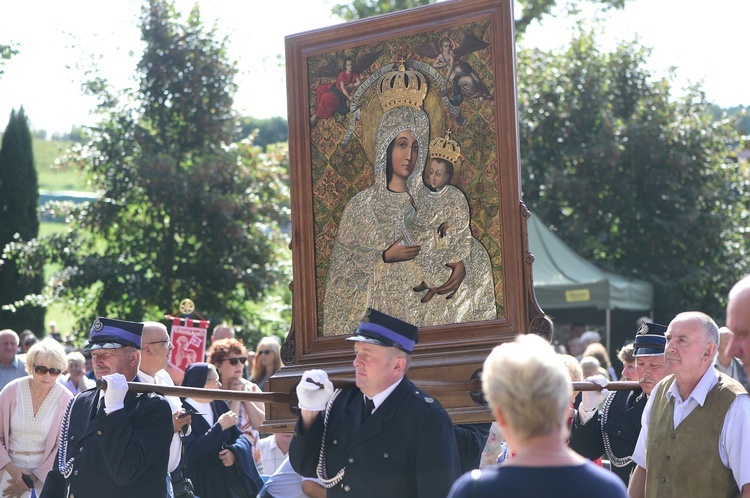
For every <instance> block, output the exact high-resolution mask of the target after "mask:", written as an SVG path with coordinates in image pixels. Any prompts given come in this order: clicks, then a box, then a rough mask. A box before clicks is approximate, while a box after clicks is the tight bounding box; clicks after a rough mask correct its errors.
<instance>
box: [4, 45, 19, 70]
mask: <svg viewBox="0 0 750 498" xmlns="http://www.w3.org/2000/svg"><path fill="white" fill-rule="evenodd" d="M16 54H18V50H16V48H15V46H14V45H0V76H2V75H3V73H4V72H5V71H4V70H3V66H4V65H5V61H7V60H10V58H11V57H13V56H14V55H16Z"/></svg>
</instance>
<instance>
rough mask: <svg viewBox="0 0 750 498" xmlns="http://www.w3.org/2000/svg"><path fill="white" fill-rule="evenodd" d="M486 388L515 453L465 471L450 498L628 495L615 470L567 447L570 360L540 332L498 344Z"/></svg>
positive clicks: (489, 364)
mask: <svg viewBox="0 0 750 498" xmlns="http://www.w3.org/2000/svg"><path fill="white" fill-rule="evenodd" d="M482 390H483V391H484V396H485V398H486V399H487V401H488V402H489V406H490V409H491V410H492V413H493V415H494V416H495V420H497V423H498V425H499V426H500V429H501V430H502V432H503V434H504V436H505V439H506V441H507V442H508V445H509V447H510V450H511V451H512V452H513V454H514V456H513V457H512V458H510V459H508V460H506V461H505V462H504V463H503V464H502V465H499V466H497V467H492V468H488V469H484V470H481V471H476V470H475V471H472V472H469V473H466V474H464V475H463V476H462V477H460V478H459V479H458V480H457V481H456V482H455V484H454V485H453V488H452V489H451V492H450V494H449V497H450V498H469V497H479V498H481V497H487V498H488V497H494V496H555V497H558V498H595V497H597V498H598V497H601V496H607V497H610V498H625V496H626V492H625V486H624V485H623V483H622V481H620V479H619V478H617V477H616V476H614V475H612V474H610V473H608V472H606V471H604V470H603V469H601V468H598V467H596V466H595V465H594V464H592V463H591V462H589V461H588V460H587V459H585V458H583V457H581V456H580V455H578V454H577V453H575V452H574V451H573V450H571V449H570V448H568V446H567V445H566V443H565V440H566V439H567V436H568V430H567V418H568V407H569V405H570V395H571V393H572V388H571V384H570V378H569V377H568V372H567V370H566V368H565V365H564V364H563V362H562V361H560V357H559V356H558V355H557V354H556V353H555V351H554V350H553V349H552V346H551V345H550V344H549V343H548V342H547V341H545V340H544V339H542V338H541V337H539V336H535V335H522V336H519V337H517V338H516V339H515V341H513V342H509V343H505V344H501V345H500V346H497V347H496V348H495V349H493V350H492V352H491V353H490V355H489V356H488V357H487V360H486V361H485V362H484V370H483V374H482Z"/></svg>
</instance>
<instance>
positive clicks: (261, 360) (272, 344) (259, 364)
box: [250, 336, 284, 391]
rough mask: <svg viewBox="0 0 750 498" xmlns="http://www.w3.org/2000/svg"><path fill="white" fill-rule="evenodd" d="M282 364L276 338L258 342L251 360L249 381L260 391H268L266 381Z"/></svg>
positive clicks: (265, 338)
mask: <svg viewBox="0 0 750 498" xmlns="http://www.w3.org/2000/svg"><path fill="white" fill-rule="evenodd" d="M283 366H284V363H283V362H282V361H281V341H279V339H278V338H277V337H273V336H268V337H264V338H263V339H261V340H260V342H258V346H257V348H256V349H255V358H254V359H253V368H252V371H251V372H250V380H252V381H253V382H254V383H256V384H258V387H260V389H261V390H262V391H267V390H268V379H270V378H271V376H273V374H275V373H276V372H277V371H278V370H279V369H280V368H281V367H283Z"/></svg>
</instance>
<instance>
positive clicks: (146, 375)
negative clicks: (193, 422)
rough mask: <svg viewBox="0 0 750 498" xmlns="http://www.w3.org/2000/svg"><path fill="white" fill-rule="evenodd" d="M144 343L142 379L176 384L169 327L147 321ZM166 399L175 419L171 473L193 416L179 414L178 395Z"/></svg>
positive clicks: (170, 463) (176, 476)
mask: <svg viewBox="0 0 750 498" xmlns="http://www.w3.org/2000/svg"><path fill="white" fill-rule="evenodd" d="M141 345H142V347H141V366H140V367H139V368H138V378H139V379H141V381H142V382H148V383H149V384H156V385H159V386H174V382H173V381H172V377H170V376H169V374H168V373H167V371H166V368H167V364H168V363H169V355H170V354H171V352H172V350H173V349H174V345H173V344H172V341H171V340H170V339H169V333H168V332H167V327H166V326H165V325H163V324H161V323H159V322H144V323H143V335H142V342H141ZM165 398H166V399H167V401H168V402H169V406H170V407H171V408H172V422H173V424H174V428H173V433H172V444H171V445H170V447H169V465H168V469H167V470H169V472H170V474H171V473H172V472H175V471H176V470H177V468H178V467H179V465H180V458H181V457H182V441H181V440H180V431H181V430H182V428H183V427H185V426H187V427H188V428H190V415H185V416H183V417H180V415H182V414H183V413H185V410H184V409H183V408H182V402H181V401H180V398H178V397H176V396H165ZM180 478H181V476H180V475H175V476H174V479H175V480H177V479H180ZM167 496H169V497H170V498H171V497H172V496H174V493H173V492H172V477H170V476H168V478H167Z"/></svg>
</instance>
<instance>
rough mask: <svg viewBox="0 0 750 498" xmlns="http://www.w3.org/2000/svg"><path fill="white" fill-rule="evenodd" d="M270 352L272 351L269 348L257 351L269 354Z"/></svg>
mask: <svg viewBox="0 0 750 498" xmlns="http://www.w3.org/2000/svg"><path fill="white" fill-rule="evenodd" d="M271 353H273V351H271V350H270V349H264V350H263V351H258V354H271Z"/></svg>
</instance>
